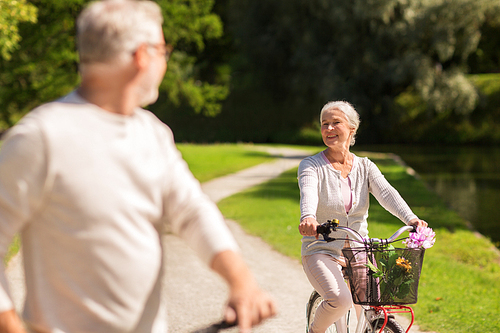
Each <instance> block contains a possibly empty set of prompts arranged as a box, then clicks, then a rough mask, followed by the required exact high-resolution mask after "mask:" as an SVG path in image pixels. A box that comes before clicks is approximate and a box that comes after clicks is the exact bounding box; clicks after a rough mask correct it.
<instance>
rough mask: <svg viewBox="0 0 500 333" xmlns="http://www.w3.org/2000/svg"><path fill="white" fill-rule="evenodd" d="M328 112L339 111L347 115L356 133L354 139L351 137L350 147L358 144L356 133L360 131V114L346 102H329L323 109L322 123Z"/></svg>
mask: <svg viewBox="0 0 500 333" xmlns="http://www.w3.org/2000/svg"><path fill="white" fill-rule="evenodd" d="M328 110H339V111H341V112H343V113H344V114H345V116H346V118H347V121H348V122H349V127H350V128H352V129H354V132H353V134H352V137H351V142H350V145H351V146H354V143H355V142H356V132H357V131H358V128H359V123H360V119H359V114H358V112H357V111H356V110H355V109H354V107H353V106H352V105H351V104H350V103H348V102H344V101H333V102H328V103H326V104H325V106H323V108H322V109H321V113H320V115H319V121H320V122H321V121H322V120H323V113H324V112H325V111H328Z"/></svg>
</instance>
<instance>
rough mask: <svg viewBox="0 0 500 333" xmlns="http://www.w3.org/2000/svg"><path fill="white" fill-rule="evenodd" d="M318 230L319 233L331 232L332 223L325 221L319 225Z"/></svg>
mask: <svg viewBox="0 0 500 333" xmlns="http://www.w3.org/2000/svg"><path fill="white" fill-rule="evenodd" d="M316 232H317V233H318V234H327V235H328V234H330V225H329V224H328V223H323V224H320V225H318V226H317V228H316Z"/></svg>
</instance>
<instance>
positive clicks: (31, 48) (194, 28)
mask: <svg viewBox="0 0 500 333" xmlns="http://www.w3.org/2000/svg"><path fill="white" fill-rule="evenodd" d="M0 1H2V2H0V4H2V5H3V1H5V0H0ZM88 2H89V1H88V0H65V1H61V0H30V3H31V4H30V8H34V7H36V8H37V10H38V22H37V24H33V23H31V22H30V23H26V22H25V23H20V24H19V25H18V27H19V30H18V34H19V36H20V37H21V38H22V39H21V40H20V41H19V47H17V49H15V48H10V49H9V52H12V57H11V58H10V59H7V58H5V57H3V58H2V59H0V87H1V89H0V104H1V105H2V106H3V107H2V109H1V110H0V129H2V128H3V129H5V128H8V127H10V126H12V125H13V124H14V123H15V122H16V121H17V120H19V118H20V117H21V116H22V115H24V114H25V113H26V112H27V111H29V110H30V109H32V108H34V107H36V106H37V105H40V104H41V103H44V102H48V101H51V100H54V99H56V98H58V97H60V96H62V95H64V94H66V93H68V92H70V91H71V90H73V89H74V88H75V87H76V86H77V85H78V82H79V77H78V74H77V71H78V55H77V52H76V46H75V45H76V44H75V20H76V17H77V16H78V14H79V13H80V11H81V9H82V7H83V6H84V5H85V4H86V3H88ZM157 2H158V4H159V5H160V7H161V8H162V11H163V13H164V18H165V22H164V26H163V28H164V34H165V38H166V40H167V42H169V43H171V44H172V45H173V46H174V48H175V49H174V53H173V55H172V57H171V59H170V61H169V63H168V71H167V75H166V77H165V80H164V81H163V82H162V85H161V87H160V94H161V101H162V102H163V103H161V102H160V103H159V105H158V106H156V110H155V111H158V112H159V113H161V108H162V106H164V105H165V103H167V104H168V105H174V106H175V105H184V106H185V107H188V108H191V109H193V110H194V111H195V112H197V113H203V114H207V115H215V114H217V113H218V112H219V111H220V102H221V100H223V99H224V98H225V97H226V95H227V92H228V86H227V84H228V83H227V82H220V81H217V78H216V77H215V78H210V79H205V80H204V79H203V78H200V74H199V69H198V67H197V66H198V64H197V63H198V57H199V56H200V53H201V52H202V51H203V49H204V46H205V41H206V40H209V39H213V38H219V37H220V36H221V35H222V23H221V21H220V18H219V17H218V16H217V15H215V14H213V13H211V9H212V7H213V0H158V1H157ZM12 3H19V2H16V1H10V4H12ZM23 3H24V2H23ZM20 7H21V6H20ZM3 14H4V11H3V7H2V11H1V14H0V20H1V18H2V17H3ZM11 21H12V22H14V21H13V20H12V19H11ZM0 23H2V21H0ZM2 31H3V29H2ZM0 38H1V35H0ZM0 43H1V41H0ZM0 47H1V44H0Z"/></svg>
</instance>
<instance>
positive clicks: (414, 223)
mask: <svg viewBox="0 0 500 333" xmlns="http://www.w3.org/2000/svg"><path fill="white" fill-rule="evenodd" d="M408 225H409V226H415V227H417V228H418V227H423V228H425V227H427V225H428V224H427V222H425V221H424V220H421V219H419V218H416V219H413V220H411V221H410V222H409V223H408Z"/></svg>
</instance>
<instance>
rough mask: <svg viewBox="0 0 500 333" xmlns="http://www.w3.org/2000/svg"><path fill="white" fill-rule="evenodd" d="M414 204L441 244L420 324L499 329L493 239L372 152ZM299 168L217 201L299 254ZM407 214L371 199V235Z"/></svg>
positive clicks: (429, 259)
mask: <svg viewBox="0 0 500 333" xmlns="http://www.w3.org/2000/svg"><path fill="white" fill-rule="evenodd" d="M371 158H372V160H373V161H374V162H376V163H377V165H379V167H380V169H381V170H382V172H383V173H384V175H385V176H386V178H387V179H388V180H389V182H391V184H393V185H394V186H395V187H396V188H397V189H398V190H399V192H400V193H401V194H402V196H403V197H404V198H405V199H406V201H407V202H408V203H409V205H410V206H411V207H412V209H413V210H414V212H415V213H416V214H417V215H418V216H419V217H421V218H423V219H424V220H426V221H428V222H429V224H430V226H431V227H432V228H433V229H434V230H435V231H436V234H437V241H436V245H435V246H434V247H433V248H431V249H429V250H427V251H426V254H425V259H424V267H423V270H422V275H421V279H420V287H419V301H418V303H417V304H416V305H415V306H414V310H415V314H416V318H417V321H418V324H419V325H420V327H421V329H422V330H433V331H436V332H439V333H446V332H467V333H473V332H481V333H482V332H499V331H500V320H499V319H498V313H500V284H499V283H498V281H500V264H499V261H500V256H499V254H498V251H497V250H496V249H495V247H494V246H493V244H492V243H491V242H489V241H488V240H487V239H485V238H484V237H479V236H477V235H476V234H474V233H473V232H471V231H469V230H468V229H467V228H466V222H465V221H464V220H463V219H461V218H460V216H458V215H457V214H456V213H454V212H453V211H450V210H449V209H448V208H447V207H446V205H445V204H444V203H443V201H442V200H441V199H440V198H439V197H437V195H435V194H434V193H433V192H430V191H429V190H427V188H426V187H425V185H424V184H423V183H422V182H420V181H418V180H416V179H415V178H414V177H412V176H410V175H408V174H407V173H406V172H405V170H404V168H402V167H401V166H399V165H398V164H397V163H395V162H394V161H393V160H392V159H390V158H384V157H378V156H377V155H373V156H371ZM296 173H297V170H296V169H295V170H290V171H288V172H285V173H284V174H282V175H281V176H280V177H279V178H276V179H273V180H271V181H269V182H267V183H265V184H262V185H259V186H256V187H254V188H251V189H249V190H247V191H245V192H242V193H239V194H236V195H234V196H232V197H229V198H226V199H224V200H222V201H221V202H219V207H220V209H221V211H222V212H223V214H224V215H225V216H226V217H227V218H230V219H234V220H236V221H237V222H238V223H240V224H241V225H242V227H243V228H244V229H245V230H246V231H247V232H249V233H251V234H254V235H256V236H259V237H261V238H262V239H264V240H265V241H266V242H268V243H269V244H271V245H272V246H273V247H274V248H275V249H276V250H278V251H280V252H282V253H283V254H285V255H288V256H290V257H292V258H295V259H297V260H299V258H300V239H301V236H300V235H299V233H298V230H297V226H298V221H299V217H300V208H299V191H298V186H297V174H296ZM401 225H402V224H401V222H400V221H399V220H398V219H396V218H395V217H393V216H392V215H391V214H389V213H388V212H386V211H385V210H384V209H383V208H382V207H381V206H380V205H379V204H378V203H377V202H376V201H375V200H372V205H371V207H370V216H369V229H370V236H372V237H381V238H385V237H388V236H390V235H391V234H392V233H393V232H394V231H395V230H396V229H397V228H399V227H400V226H401Z"/></svg>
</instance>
